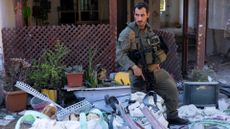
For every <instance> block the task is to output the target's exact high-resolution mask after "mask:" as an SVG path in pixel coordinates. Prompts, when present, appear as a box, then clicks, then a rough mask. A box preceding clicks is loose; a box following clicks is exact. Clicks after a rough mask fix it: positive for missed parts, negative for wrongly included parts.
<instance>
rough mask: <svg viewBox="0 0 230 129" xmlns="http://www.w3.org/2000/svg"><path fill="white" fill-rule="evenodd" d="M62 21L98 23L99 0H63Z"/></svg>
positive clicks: (61, 6) (61, 3)
mask: <svg viewBox="0 0 230 129" xmlns="http://www.w3.org/2000/svg"><path fill="white" fill-rule="evenodd" d="M59 13H60V23H61V24H65V23H67V24H68V23H73V24H82V23H97V22H98V21H99V10H98V0H68V1H67V0H61V2H60V11H59Z"/></svg>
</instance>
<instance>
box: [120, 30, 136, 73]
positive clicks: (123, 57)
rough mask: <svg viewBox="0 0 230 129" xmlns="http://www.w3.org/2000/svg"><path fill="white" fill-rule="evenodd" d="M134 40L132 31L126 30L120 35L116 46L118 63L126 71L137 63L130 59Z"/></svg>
mask: <svg viewBox="0 0 230 129" xmlns="http://www.w3.org/2000/svg"><path fill="white" fill-rule="evenodd" d="M132 38H133V37H132V35H131V30H130V29H128V28H126V29H124V30H123V31H122V32H121V34H120V35H119V38H118V41H117V44H116V61H117V62H118V63H119V65H121V66H122V68H123V69H124V70H128V69H130V68H132V66H134V65H135V63H134V62H133V61H132V60H130V59H129V57H128V51H129V50H130V45H131V42H132ZM134 38H135V37H134Z"/></svg>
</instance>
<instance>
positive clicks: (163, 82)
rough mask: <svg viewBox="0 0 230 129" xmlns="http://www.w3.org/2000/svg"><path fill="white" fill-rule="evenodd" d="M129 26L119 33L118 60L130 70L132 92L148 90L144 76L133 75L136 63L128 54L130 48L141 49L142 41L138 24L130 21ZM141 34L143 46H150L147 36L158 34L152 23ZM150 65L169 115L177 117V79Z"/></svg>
mask: <svg viewBox="0 0 230 129" xmlns="http://www.w3.org/2000/svg"><path fill="white" fill-rule="evenodd" d="M128 26H129V27H128ZM128 26H127V27H126V28H125V29H124V30H123V31H122V32H121V33H120V35H119V38H118V42H117V44H116V61H117V63H118V64H119V65H120V66H121V67H122V68H123V69H124V70H128V71H129V73H130V80H131V89H132V92H136V91H143V92H147V91H146V89H147V87H146V85H145V83H144V81H143V80H142V78H141V77H137V76H134V75H133V72H132V70H131V67H132V66H133V65H135V63H134V62H133V61H132V60H130V59H129V57H128V55H127V54H128V51H130V50H135V49H140V43H139V42H138V41H140V39H139V37H138V36H137V34H136V32H138V31H136V30H138V26H137V25H136V24H135V22H131V23H129V24H128ZM130 27H131V28H132V29H131V28H130ZM140 36H141V40H142V44H143V46H147V47H148V43H147V40H146V37H147V36H157V35H156V34H155V33H153V31H152V29H151V27H150V25H149V24H147V25H146V28H145V29H144V30H142V31H141V33H140ZM139 67H141V66H139ZM150 67H151V65H150V66H149V68H148V69H149V70H152V71H151V72H152V73H153V74H154V76H153V77H155V81H156V86H154V90H155V92H157V94H159V95H160V96H161V97H162V98H163V99H164V100H165V103H166V108H167V117H168V118H174V117H177V116H178V112H177V106H178V92H177V87H176V83H175V81H174V80H173V79H172V78H171V77H170V75H169V73H168V72H166V71H165V70H164V69H160V70H158V71H155V72H154V70H153V69H151V68H150Z"/></svg>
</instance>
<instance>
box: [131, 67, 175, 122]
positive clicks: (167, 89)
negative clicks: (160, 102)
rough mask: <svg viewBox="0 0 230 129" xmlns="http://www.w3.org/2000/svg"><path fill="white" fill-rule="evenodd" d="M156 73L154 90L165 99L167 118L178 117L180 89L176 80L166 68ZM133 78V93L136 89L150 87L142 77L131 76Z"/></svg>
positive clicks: (141, 89)
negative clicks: (178, 89)
mask: <svg viewBox="0 0 230 129" xmlns="http://www.w3.org/2000/svg"><path fill="white" fill-rule="evenodd" d="M154 75H155V76H154V77H155V81H156V84H155V85H154V91H155V92H156V93H157V94H158V95H160V96H161V97H162V98H163V99H164V101H165V105H166V109H167V118H175V117H177V116H178V112H177V107H178V91H177V87H176V83H175V81H174V80H173V78H172V77H170V75H169V73H168V72H166V71H165V70H164V69H160V70H158V71H156V72H154ZM131 80H132V81H131V90H132V93H134V92H136V91H142V92H145V93H146V92H148V91H147V89H148V88H147V86H146V84H145V83H144V81H143V79H142V78H141V77H136V76H131Z"/></svg>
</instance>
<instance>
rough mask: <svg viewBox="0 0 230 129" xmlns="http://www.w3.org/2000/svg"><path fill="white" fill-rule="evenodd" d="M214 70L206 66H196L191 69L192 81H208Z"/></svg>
mask: <svg viewBox="0 0 230 129" xmlns="http://www.w3.org/2000/svg"><path fill="white" fill-rule="evenodd" d="M213 74H214V71H213V70H211V69H210V68H206V67H204V68H203V69H198V68H194V69H193V70H192V71H191V75H190V78H191V81H197V82H207V81H209V79H208V77H209V76H211V75H213Z"/></svg>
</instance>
